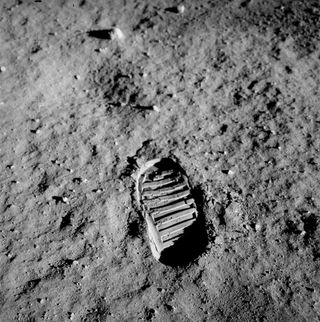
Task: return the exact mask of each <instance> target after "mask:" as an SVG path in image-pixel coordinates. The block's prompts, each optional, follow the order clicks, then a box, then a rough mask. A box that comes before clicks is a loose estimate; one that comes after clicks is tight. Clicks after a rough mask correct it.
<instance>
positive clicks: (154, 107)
mask: <svg viewBox="0 0 320 322" xmlns="http://www.w3.org/2000/svg"><path fill="white" fill-rule="evenodd" d="M152 109H153V110H154V111H155V112H157V113H159V112H160V109H159V107H158V106H156V105H153V106H152Z"/></svg>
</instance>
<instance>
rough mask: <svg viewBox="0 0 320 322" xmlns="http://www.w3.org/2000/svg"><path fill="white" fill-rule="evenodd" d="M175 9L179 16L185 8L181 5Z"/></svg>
mask: <svg viewBox="0 0 320 322" xmlns="http://www.w3.org/2000/svg"><path fill="white" fill-rule="evenodd" d="M177 9H178V12H179V13H180V14H183V13H184V12H185V10H186V8H185V6H184V5H183V4H179V5H178V7H177Z"/></svg>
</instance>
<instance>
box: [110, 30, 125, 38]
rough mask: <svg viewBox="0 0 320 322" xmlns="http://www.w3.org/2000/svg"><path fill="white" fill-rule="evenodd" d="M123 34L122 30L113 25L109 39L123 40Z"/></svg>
mask: <svg viewBox="0 0 320 322" xmlns="http://www.w3.org/2000/svg"><path fill="white" fill-rule="evenodd" d="M125 38H126V37H125V35H124V33H123V32H122V30H121V29H120V28H118V27H114V28H113V31H112V34H111V39H112V40H120V41H124V40H125Z"/></svg>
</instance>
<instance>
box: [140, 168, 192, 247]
mask: <svg viewBox="0 0 320 322" xmlns="http://www.w3.org/2000/svg"><path fill="white" fill-rule="evenodd" d="M140 189H141V191H140V193H141V195H140V197H141V204H142V207H143V209H144V211H145V212H146V213H148V214H149V215H150V216H151V218H152V220H153V223H154V225H155V227H156V230H157V232H158V233H159V235H160V240H161V242H162V250H164V249H166V248H168V247H171V246H173V245H174V243H175V242H176V241H177V240H179V239H180V237H182V236H183V235H184V231H185V229H186V228H187V227H189V226H191V225H192V224H193V223H194V222H195V220H196V218H197V215H198V214H197V209H196V206H195V202H194V199H193V197H192V195H191V191H190V186H189V183H188V179H187V177H186V176H185V175H184V174H183V173H182V172H181V171H179V169H166V168H164V167H162V166H161V162H159V163H158V164H155V165H153V166H152V167H151V168H150V169H148V170H147V171H146V172H145V174H144V176H143V177H142V180H141V185H140Z"/></svg>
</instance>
